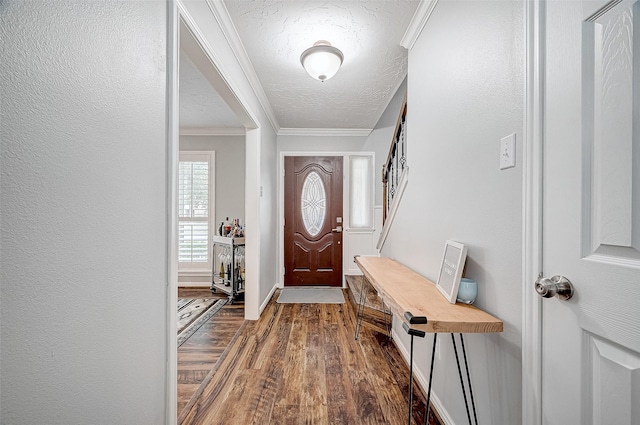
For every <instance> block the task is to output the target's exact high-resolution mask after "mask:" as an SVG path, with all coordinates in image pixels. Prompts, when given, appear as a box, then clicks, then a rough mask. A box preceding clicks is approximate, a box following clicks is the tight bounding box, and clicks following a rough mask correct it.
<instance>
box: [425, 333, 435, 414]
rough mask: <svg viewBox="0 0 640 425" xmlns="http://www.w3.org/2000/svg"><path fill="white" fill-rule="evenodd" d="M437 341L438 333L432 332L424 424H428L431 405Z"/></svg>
mask: <svg viewBox="0 0 640 425" xmlns="http://www.w3.org/2000/svg"><path fill="white" fill-rule="evenodd" d="M437 343H438V334H437V333H434V334H433V349H432V350H431V367H430V368H429V389H428V390H427V404H426V406H425V408H424V421H423V424H424V425H428V424H429V422H428V421H429V409H430V407H431V383H432V382H433V365H434V364H435V360H436V344H437Z"/></svg>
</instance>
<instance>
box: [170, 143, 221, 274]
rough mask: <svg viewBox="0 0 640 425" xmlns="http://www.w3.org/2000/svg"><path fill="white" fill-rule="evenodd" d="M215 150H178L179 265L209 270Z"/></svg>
mask: <svg viewBox="0 0 640 425" xmlns="http://www.w3.org/2000/svg"><path fill="white" fill-rule="evenodd" d="M214 164H215V161H214V152H181V153H180V164H179V178H178V265H179V269H180V270H183V271H184V270H194V271H196V270H207V271H210V270H211V235H212V233H211V231H212V229H213V226H212V222H213V220H212V218H213V217H212V216H213V211H214V210H213V199H214V198H213V189H214V187H215V186H214V184H213V181H214V179H213V176H214V172H213V168H214Z"/></svg>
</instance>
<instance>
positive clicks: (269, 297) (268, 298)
mask: <svg viewBox="0 0 640 425" xmlns="http://www.w3.org/2000/svg"><path fill="white" fill-rule="evenodd" d="M276 289H278V284H277V283H274V284H273V288H271V291H269V295H267V297H266V298H265V299H264V301H263V303H262V305H261V306H260V308H259V309H258V316H260V315H261V314H262V312H263V311H264V309H265V308H266V307H267V304H269V301H271V297H273V293H274V292H276Z"/></svg>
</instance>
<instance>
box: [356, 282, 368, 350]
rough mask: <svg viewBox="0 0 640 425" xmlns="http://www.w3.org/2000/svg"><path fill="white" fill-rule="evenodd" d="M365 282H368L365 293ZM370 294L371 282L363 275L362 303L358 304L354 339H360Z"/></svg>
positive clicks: (361, 286)
mask: <svg viewBox="0 0 640 425" xmlns="http://www.w3.org/2000/svg"><path fill="white" fill-rule="evenodd" d="M365 282H366V283H367V291H366V293H365V289H364V287H365ZM368 296H369V284H368V282H367V280H366V279H365V278H364V275H362V279H361V285H360V303H359V304H358V311H357V313H356V332H355V334H354V336H353V337H354V339H356V340H357V339H358V336H359V335H360V327H361V326H362V319H363V317H364V308H365V306H366V305H367V297H368Z"/></svg>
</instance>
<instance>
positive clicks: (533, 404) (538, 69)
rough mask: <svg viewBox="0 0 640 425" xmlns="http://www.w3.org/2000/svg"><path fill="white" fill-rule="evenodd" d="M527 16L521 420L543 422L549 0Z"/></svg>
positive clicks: (529, 2) (527, 0)
mask: <svg viewBox="0 0 640 425" xmlns="http://www.w3.org/2000/svg"><path fill="white" fill-rule="evenodd" d="M523 3H524V7H525V11H526V19H525V26H526V28H525V37H526V70H525V72H526V77H525V96H526V98H525V117H524V118H525V125H526V135H525V140H524V143H525V149H524V150H523V155H524V158H523V161H522V162H523V164H524V169H523V185H524V187H523V229H522V236H523V241H522V244H523V247H522V248H523V249H522V255H523V259H522V261H523V267H522V424H523V425H542V303H541V298H540V297H539V296H538V295H537V294H536V293H535V291H534V289H533V283H534V282H535V279H536V277H537V275H538V273H539V272H540V271H542V242H543V241H542V200H543V198H542V190H543V184H542V183H543V177H542V176H543V135H544V103H543V102H544V57H545V56H544V1H543V0H523Z"/></svg>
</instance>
